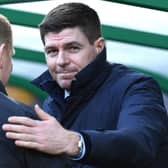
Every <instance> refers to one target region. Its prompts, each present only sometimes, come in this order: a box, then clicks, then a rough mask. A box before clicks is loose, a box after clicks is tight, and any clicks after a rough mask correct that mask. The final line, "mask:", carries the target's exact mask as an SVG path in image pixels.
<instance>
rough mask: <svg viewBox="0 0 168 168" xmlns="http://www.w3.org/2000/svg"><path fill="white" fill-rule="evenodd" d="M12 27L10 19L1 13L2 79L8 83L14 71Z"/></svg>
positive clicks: (0, 58)
mask: <svg viewBox="0 0 168 168" xmlns="http://www.w3.org/2000/svg"><path fill="white" fill-rule="evenodd" d="M13 52H14V49H13V39H12V29H11V24H10V22H9V20H8V19H7V18H6V17H5V16H3V15H1V14H0V80H1V82H2V83H3V84H4V85H6V84H7V82H8V80H9V77H10V73H11V71H12V55H13Z"/></svg>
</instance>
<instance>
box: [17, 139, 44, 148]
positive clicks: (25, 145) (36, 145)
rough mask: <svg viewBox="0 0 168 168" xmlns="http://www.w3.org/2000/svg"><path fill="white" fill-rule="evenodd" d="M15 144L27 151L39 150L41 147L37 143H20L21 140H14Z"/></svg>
mask: <svg viewBox="0 0 168 168" xmlns="http://www.w3.org/2000/svg"><path fill="white" fill-rule="evenodd" d="M15 144H16V145H17V146H20V147H24V148H29V149H36V150H40V149H41V146H42V145H40V144H39V143H37V142H31V141H21V140H16V141H15Z"/></svg>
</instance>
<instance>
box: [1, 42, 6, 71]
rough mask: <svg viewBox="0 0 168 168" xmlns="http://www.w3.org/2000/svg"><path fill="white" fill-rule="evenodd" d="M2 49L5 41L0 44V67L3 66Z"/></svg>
mask: <svg viewBox="0 0 168 168" xmlns="http://www.w3.org/2000/svg"><path fill="white" fill-rule="evenodd" d="M4 49H5V43H2V44H0V69H2V67H3V63H2V56H3V53H4Z"/></svg>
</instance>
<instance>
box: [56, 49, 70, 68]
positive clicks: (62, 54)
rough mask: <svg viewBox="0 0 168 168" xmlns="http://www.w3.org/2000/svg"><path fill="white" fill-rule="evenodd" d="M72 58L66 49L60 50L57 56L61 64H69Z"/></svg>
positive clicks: (58, 62)
mask: <svg viewBox="0 0 168 168" xmlns="http://www.w3.org/2000/svg"><path fill="white" fill-rule="evenodd" d="M69 62H70V59H69V57H68V55H67V54H66V53H65V52H64V51H60V52H59V53H58V56H57V64H58V65H60V66H65V65H67V64H69Z"/></svg>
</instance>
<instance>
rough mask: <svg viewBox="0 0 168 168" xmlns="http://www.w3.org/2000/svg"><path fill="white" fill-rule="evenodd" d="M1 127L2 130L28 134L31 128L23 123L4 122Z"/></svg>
mask: <svg viewBox="0 0 168 168" xmlns="http://www.w3.org/2000/svg"><path fill="white" fill-rule="evenodd" d="M2 129H3V130H4V131H10V132H19V133H29V134H31V133H32V128H31V127H27V126H24V125H14V124H4V125H3V126H2Z"/></svg>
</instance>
